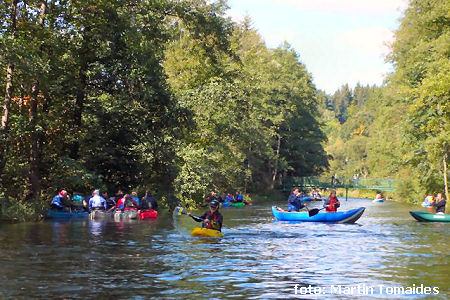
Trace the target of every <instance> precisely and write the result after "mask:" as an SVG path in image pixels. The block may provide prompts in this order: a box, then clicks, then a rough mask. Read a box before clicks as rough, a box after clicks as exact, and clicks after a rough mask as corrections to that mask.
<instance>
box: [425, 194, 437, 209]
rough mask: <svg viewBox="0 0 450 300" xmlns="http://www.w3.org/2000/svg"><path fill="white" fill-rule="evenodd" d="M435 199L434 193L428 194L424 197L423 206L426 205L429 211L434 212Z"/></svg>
mask: <svg viewBox="0 0 450 300" xmlns="http://www.w3.org/2000/svg"><path fill="white" fill-rule="evenodd" d="M434 203H435V200H434V195H433V194H427V196H426V197H425V199H423V202H422V206H423V207H426V208H427V209H428V211H430V212H433V206H434Z"/></svg>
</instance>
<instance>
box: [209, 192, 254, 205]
mask: <svg viewBox="0 0 450 300" xmlns="http://www.w3.org/2000/svg"><path fill="white" fill-rule="evenodd" d="M213 200H216V201H217V202H219V203H240V202H242V203H244V204H245V205H251V204H252V199H251V198H250V196H249V195H248V194H245V195H244V194H243V193H241V192H240V191H236V194H234V195H233V194H232V193H223V194H222V195H219V194H218V193H217V192H215V191H211V193H209V194H208V195H207V196H206V197H205V199H204V204H206V205H208V204H209V203H210V202H211V201H213Z"/></svg>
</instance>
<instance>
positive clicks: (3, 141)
mask: <svg viewBox="0 0 450 300" xmlns="http://www.w3.org/2000/svg"><path fill="white" fill-rule="evenodd" d="M17 2H18V0H13V1H12V2H11V34H12V37H13V39H14V38H15V37H16V29H17ZM13 75H14V64H13V63H8V65H7V66H6V91H5V99H4V100H3V112H2V122H1V125H0V174H3V169H4V167H5V165H6V149H7V148H8V140H9V113H10V111H9V110H10V106H11V99H12V96H13V92H14V91H13V83H12V80H13ZM1 177H2V176H1V175H0V182H1Z"/></svg>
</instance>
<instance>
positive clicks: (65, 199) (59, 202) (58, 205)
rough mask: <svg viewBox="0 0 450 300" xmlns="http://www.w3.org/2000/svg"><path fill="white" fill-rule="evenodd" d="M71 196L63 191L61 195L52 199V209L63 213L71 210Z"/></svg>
mask: <svg viewBox="0 0 450 300" xmlns="http://www.w3.org/2000/svg"><path fill="white" fill-rule="evenodd" d="M69 198H70V197H69V195H68V194H67V191H66V190H64V189H62V190H61V191H59V193H58V194H57V195H56V196H54V197H53V198H52V202H51V203H50V207H51V208H52V209H54V210H59V211H63V210H65V209H66V208H67V207H69V208H70V203H69V202H70V201H69Z"/></svg>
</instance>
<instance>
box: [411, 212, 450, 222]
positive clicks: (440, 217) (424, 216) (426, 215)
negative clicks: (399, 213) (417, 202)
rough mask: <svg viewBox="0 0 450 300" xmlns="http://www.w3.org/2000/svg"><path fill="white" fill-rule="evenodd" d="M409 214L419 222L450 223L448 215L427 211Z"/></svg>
mask: <svg viewBox="0 0 450 300" xmlns="http://www.w3.org/2000/svg"><path fill="white" fill-rule="evenodd" d="M409 213H410V214H411V216H413V217H414V219H416V220H417V221H420V222H450V215H449V214H433V213H430V212H427V211H410V212H409Z"/></svg>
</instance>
